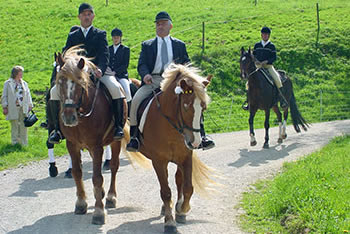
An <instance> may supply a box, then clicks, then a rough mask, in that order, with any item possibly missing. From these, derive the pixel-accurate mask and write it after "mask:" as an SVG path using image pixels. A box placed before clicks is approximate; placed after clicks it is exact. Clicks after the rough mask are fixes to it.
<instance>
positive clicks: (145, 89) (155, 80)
mask: <svg viewBox="0 0 350 234" xmlns="http://www.w3.org/2000/svg"><path fill="white" fill-rule="evenodd" d="M162 80H163V77H161V76H159V75H152V83H151V84H144V85H142V86H141V87H140V88H139V89H138V90H137V92H136V93H135V96H134V97H133V99H132V101H131V108H130V125H131V126H136V125H137V110H138V109H139V106H140V104H141V102H142V101H143V100H144V99H145V98H146V97H148V96H149V95H150V94H151V93H152V92H153V91H154V90H156V89H157V88H159V87H160V82H161V81H162Z"/></svg>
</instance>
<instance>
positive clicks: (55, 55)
mask: <svg viewBox="0 0 350 234" xmlns="http://www.w3.org/2000/svg"><path fill="white" fill-rule="evenodd" d="M53 56H54V57H55V61H57V54H56V52H55V53H54V54H53Z"/></svg>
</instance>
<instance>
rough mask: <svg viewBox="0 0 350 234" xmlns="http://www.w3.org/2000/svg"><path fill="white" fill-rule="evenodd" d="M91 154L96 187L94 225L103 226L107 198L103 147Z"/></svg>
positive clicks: (96, 148)
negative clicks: (102, 168) (103, 172)
mask: <svg viewBox="0 0 350 234" xmlns="http://www.w3.org/2000/svg"><path fill="white" fill-rule="evenodd" d="M89 152H90V155H91V156H92V162H93V174H92V183H93V185H94V195H95V211H94V213H93V215H92V223H93V224H97V225H102V224H104V223H105V216H106V214H105V210H104V205H103V202H102V199H103V197H104V196H105V191H104V189H103V176H102V173H101V165H102V155H103V147H102V146H96V147H94V148H93V149H92V150H89Z"/></svg>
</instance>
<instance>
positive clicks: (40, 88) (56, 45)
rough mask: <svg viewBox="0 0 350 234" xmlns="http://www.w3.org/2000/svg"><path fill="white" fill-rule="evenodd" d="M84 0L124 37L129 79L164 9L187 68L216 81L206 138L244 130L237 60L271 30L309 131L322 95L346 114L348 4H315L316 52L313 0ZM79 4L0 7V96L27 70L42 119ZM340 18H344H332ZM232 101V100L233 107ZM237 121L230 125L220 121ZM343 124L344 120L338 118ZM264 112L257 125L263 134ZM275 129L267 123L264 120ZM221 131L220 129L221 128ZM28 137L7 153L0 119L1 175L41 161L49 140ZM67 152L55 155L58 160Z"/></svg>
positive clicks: (20, 1) (60, 1)
mask: <svg viewBox="0 0 350 234" xmlns="http://www.w3.org/2000/svg"><path fill="white" fill-rule="evenodd" d="M108 2H109V4H108V6H107V5H106V1H101V0H92V1H89V3H91V4H92V5H93V6H94V8H95V13H96V18H95V21H94V26H96V27H99V28H101V29H104V30H106V31H107V32H108V40H109V42H110V43H111V37H110V31H111V30H112V29H113V28H114V27H119V28H121V29H122V30H123V35H124V37H123V42H124V44H125V45H127V46H129V47H130V48H131V61H130V66H129V73H130V76H131V77H138V76H137V71H136V65H137V59H138V56H139V52H140V45H141V42H142V41H143V40H146V39H149V38H152V37H154V36H155V29H154V23H153V21H154V17H155V15H156V13H157V12H158V11H161V10H166V11H168V12H169V13H170V15H171V17H172V18H173V24H174V28H173V30H172V32H171V35H173V36H175V37H177V38H180V39H182V40H183V41H184V42H185V43H186V45H187V48H188V52H189V55H190V57H191V59H192V61H193V63H194V64H195V65H196V66H198V67H200V68H201V69H202V70H203V75H206V74H209V73H211V74H214V80H213V82H212V84H211V85H210V87H209V92H210V96H211V97H212V104H211V105H210V106H209V109H208V112H207V113H206V114H205V115H206V128H207V132H209V133H210V132H224V131H233V130H242V129H247V127H248V125H247V118H248V113H247V112H243V111H242V110H241V109H240V105H241V103H242V102H243V100H244V91H243V90H244V84H245V82H243V81H241V80H240V78H239V63H238V60H239V55H240V54H239V53H240V48H241V47H242V46H244V47H246V48H248V47H249V46H251V47H252V46H253V45H254V43H255V42H257V41H259V40H260V32H259V31H260V28H261V27H262V26H264V25H268V26H270V27H271V28H272V37H271V40H272V41H273V42H274V43H275V45H276V46H277V49H278V57H279V58H278V61H277V63H276V67H278V68H280V69H284V70H286V71H287V72H288V74H289V75H290V76H291V77H292V79H293V83H294V89H295V93H296V97H297V99H298V98H299V97H300V99H303V100H308V101H309V103H308V104H307V106H305V107H304V108H305V109H303V112H302V113H303V114H304V117H305V118H306V119H307V120H309V121H310V122H317V121H319V120H320V118H319V116H318V115H317V113H318V112H319V111H316V114H314V113H315V108H317V107H318V105H319V101H318V99H316V95H317V93H318V91H319V90H320V89H322V90H325V91H332V92H334V95H332V96H334V98H335V99H332V101H331V102H333V103H330V104H334V103H335V104H336V105H339V104H342V105H346V106H350V101H348V100H349V99H345V97H346V93H344V92H340V91H346V90H347V89H348V87H350V79H348V78H347V74H348V73H349V72H350V66H349V57H350V51H349V50H350V49H349V48H350V42H349V40H348V38H349V36H350V30H349V28H350V16H349V14H348V12H349V10H350V2H347V1H346V2H345V1H342V0H320V1H318V3H319V6H320V26H321V28H320V36H319V43H318V46H317V47H316V35H317V20H316V2H315V1H311V0H304V1H300V0H294V1H285V0H261V1H258V4H257V5H256V6H255V5H254V2H255V1H252V0H240V1H238V0H200V1H198V0H196V1H195V0H188V1H180V0H174V1H171V2H164V1H152V2H150V1H142V0H141V1H135V0H131V1H125V0H121V1H108ZM80 3H81V1H76V0H70V1H67V0H57V1H40V0H30V1H29V0H17V1H2V2H0V20H1V21H0V22H1V23H0V54H1V56H2V59H1V63H0V74H1V76H0V90H2V87H3V83H4V81H5V80H6V79H8V77H9V76H10V70H11V68H12V67H13V66H14V65H16V64H20V65H22V66H24V68H25V73H24V79H25V80H26V81H27V82H28V83H29V87H30V89H31V91H32V96H33V100H34V103H35V108H34V110H35V111H37V115H38V116H39V118H41V119H43V117H44V93H45V91H46V89H47V88H48V86H49V79H50V75H51V70H52V63H53V53H54V52H58V51H60V50H61V49H62V47H63V46H64V44H65V40H66V37H67V33H68V31H69V29H70V27H71V26H72V25H76V24H79V21H78V18H77V8H78V6H79V4H80ZM339 16H341V17H339ZM202 22H205V47H204V52H203V51H202V48H201V46H202ZM232 100H233V101H232ZM325 114H326V115H325V116H329V117H326V118H324V119H322V121H327V120H330V119H331V120H333V119H339V118H349V117H350V111H348V109H345V110H337V111H334V109H325ZM228 115H230V116H233V118H235V119H237V120H240V122H230V121H227V120H226V119H225V117H226V116H228ZM339 116H341V117H339ZM262 118H263V117H262V113H261V112H260V113H259V114H258V116H257V120H256V121H255V123H256V127H262V126H263V121H262ZM271 122H272V124H274V119H273V118H271ZM220 123H224V124H225V127H222V126H221V125H220ZM38 125H39V124H37V125H36V126H35V127H33V128H30V129H29V142H30V144H31V146H30V147H28V148H18V147H13V146H10V145H9V143H10V132H9V130H10V125H9V123H8V121H5V120H4V116H3V115H0V170H1V169H4V168H7V167H13V166H15V165H16V162H13V163H9V158H11V159H13V158H17V157H19V158H21V159H20V160H19V162H24V161H26V160H29V161H30V160H32V159H42V158H45V157H46V145H45V139H46V136H47V132H46V131H45V130H43V129H40V128H38V127H37V126H38ZM64 148H65V147H64V144H61V145H59V146H58V147H57V149H56V152H57V153H56V154H58V155H60V154H63V153H65V152H66V151H65V149H64Z"/></svg>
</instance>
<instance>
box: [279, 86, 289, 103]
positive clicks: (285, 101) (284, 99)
mask: <svg viewBox="0 0 350 234" xmlns="http://www.w3.org/2000/svg"><path fill="white" fill-rule="evenodd" d="M281 89H282V88H278V89H277V90H278V93H279V100H280V105H281V107H282V108H286V107H288V101H287V100H286V98H285V97H284V95H283V93H282V90H281Z"/></svg>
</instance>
